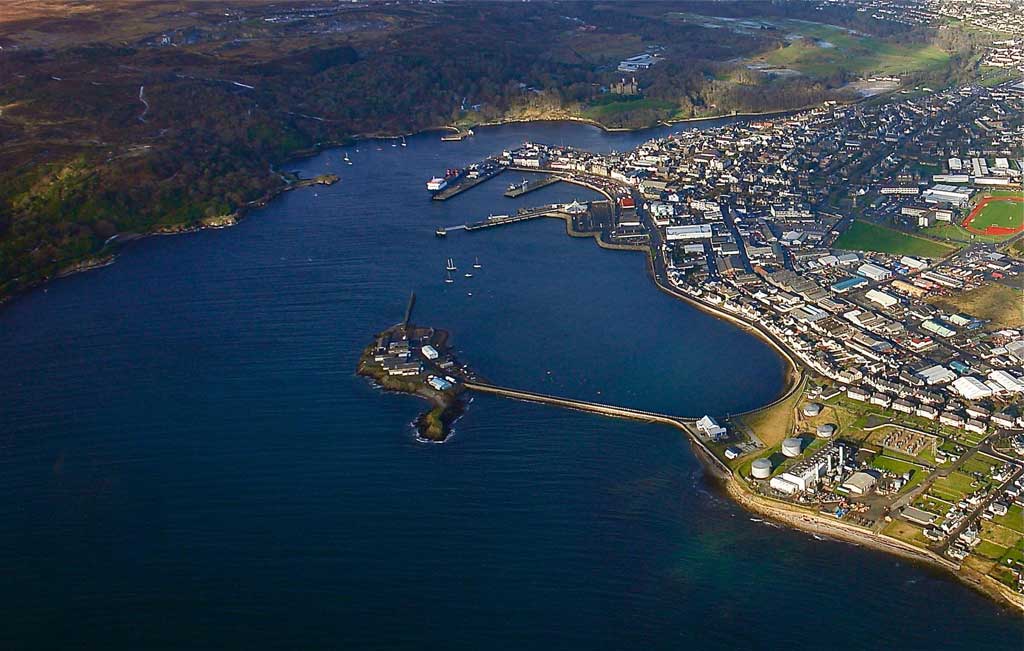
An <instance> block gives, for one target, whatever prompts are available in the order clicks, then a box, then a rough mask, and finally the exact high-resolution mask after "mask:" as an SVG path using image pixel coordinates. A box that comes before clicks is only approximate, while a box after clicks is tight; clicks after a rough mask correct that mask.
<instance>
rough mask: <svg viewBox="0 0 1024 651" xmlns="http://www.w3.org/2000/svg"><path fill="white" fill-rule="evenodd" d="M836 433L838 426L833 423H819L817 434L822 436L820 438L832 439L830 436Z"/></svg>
mask: <svg viewBox="0 0 1024 651" xmlns="http://www.w3.org/2000/svg"><path fill="white" fill-rule="evenodd" d="M835 433H836V426H835V425H833V424H832V423H825V424H824V425H818V428H817V429H816V430H815V434H817V435H818V438H820V439H830V438H832V435H833V434H835Z"/></svg>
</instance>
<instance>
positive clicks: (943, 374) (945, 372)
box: [914, 364, 956, 385]
mask: <svg viewBox="0 0 1024 651" xmlns="http://www.w3.org/2000/svg"><path fill="white" fill-rule="evenodd" d="M914 375H916V376H917V377H919V378H921V379H922V380H924V381H925V383H926V384H929V385H932V384H944V383H946V382H952V381H953V380H955V379H956V373H954V372H953V371H951V370H949V369H948V368H946V367H945V366H940V365H938V364H934V365H932V366H929V367H927V368H923V369H921V370H919V371H916V372H915V373H914Z"/></svg>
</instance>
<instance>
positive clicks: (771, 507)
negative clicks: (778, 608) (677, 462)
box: [714, 473, 1024, 614]
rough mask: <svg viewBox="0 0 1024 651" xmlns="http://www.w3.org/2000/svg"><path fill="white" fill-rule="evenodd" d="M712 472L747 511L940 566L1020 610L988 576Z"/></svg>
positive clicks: (1020, 599)
mask: <svg viewBox="0 0 1024 651" xmlns="http://www.w3.org/2000/svg"><path fill="white" fill-rule="evenodd" d="M714 476H715V478H716V479H718V480H719V482H720V483H721V485H722V487H723V489H724V491H725V493H726V494H727V495H728V496H729V497H730V498H731V499H732V500H733V501H734V502H736V503H737V504H739V505H740V506H742V507H743V508H744V509H745V510H747V511H748V512H750V513H754V514H757V515H762V516H764V517H766V518H770V519H771V520H774V521H776V522H779V523H782V524H784V525H786V526H788V527H791V528H793V529H798V530H800V531H805V532H807V533H810V534H818V535H822V536H827V537H829V538H834V539H837V540H841V541H844V542H848V543H853V544H857V545H863V546H864V547H870V548H871V549H874V550H877V551H882V552H886V553H889V554H895V555H897V556H900V557H902V558H906V559H908V560H911V561H915V562H919V563H923V564H926V565H928V566H929V567H932V568H935V569H940V570H943V571H945V572H947V573H949V574H952V575H953V576H954V577H956V578H957V580H959V581H960V582H962V583H964V584H965V585H967V586H969V587H971V588H973V589H974V590H977V591H978V592H980V593H982V594H984V595H985V596H987V597H989V598H991V599H993V600H994V601H996V602H998V603H1000V604H1001V605H1003V606H1007V607H1009V608H1011V609H1013V610H1015V611H1019V612H1020V613H1022V614H1024V595H1020V594H1018V593H1016V592H1014V591H1012V590H1010V589H1009V588H1007V587H1006V586H1003V585H1002V584H1000V583H999V582H998V581H995V580H994V579H992V578H990V577H987V576H983V575H980V574H978V573H977V572H973V571H971V570H969V569H966V568H963V567H960V566H958V565H956V564H955V563H953V562H951V561H949V560H947V559H945V558H942V557H941V556H938V555H936V554H934V553H933V552H930V551H928V550H925V549H921V548H919V547H914V546H913V545H910V544H908V543H905V542H903V541H901V540H897V539H895V538H891V537H889V536H884V535H880V534H875V533H872V532H867V531H864V530H861V529H858V528H856V527H854V526H853V525H849V524H846V523H844V522H842V521H841V520H836V519H834V518H830V517H826V516H822V515H820V514H817V513H813V512H811V511H808V510H804V509H800V508H798V507H794V506H789V505H786V504H782V503H779V502H775V501H774V500H770V499H768V498H763V497H759V496H757V495H754V494H753V493H751V492H750V491H748V490H747V489H746V488H744V487H743V485H742V484H741V483H740V481H739V480H738V479H736V477H734V476H731V475H730V476H724V477H723V476H722V475H721V474H718V473H714Z"/></svg>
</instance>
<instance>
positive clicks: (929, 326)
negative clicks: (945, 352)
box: [921, 319, 956, 339]
mask: <svg viewBox="0 0 1024 651" xmlns="http://www.w3.org/2000/svg"><path fill="white" fill-rule="evenodd" d="M921 327H922V328H923V329H925V330H927V331H928V332H933V333H935V334H937V335H939V336H940V337H945V338H947V339H948V338H949V337H952V336H953V335H955V334H956V330H954V329H952V328H950V327H949V326H948V325H946V324H945V323H943V322H942V321H939V320H938V319H928V320H927V321H925V322H924V323H922V324H921Z"/></svg>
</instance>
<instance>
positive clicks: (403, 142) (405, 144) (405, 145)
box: [402, 136, 409, 147]
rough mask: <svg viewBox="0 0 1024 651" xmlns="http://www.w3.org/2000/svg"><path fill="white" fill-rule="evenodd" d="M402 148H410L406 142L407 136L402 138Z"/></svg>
mask: <svg viewBox="0 0 1024 651" xmlns="http://www.w3.org/2000/svg"><path fill="white" fill-rule="evenodd" d="M402 146H403V147H408V146H409V143H407V142H406V141H405V136H402Z"/></svg>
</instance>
